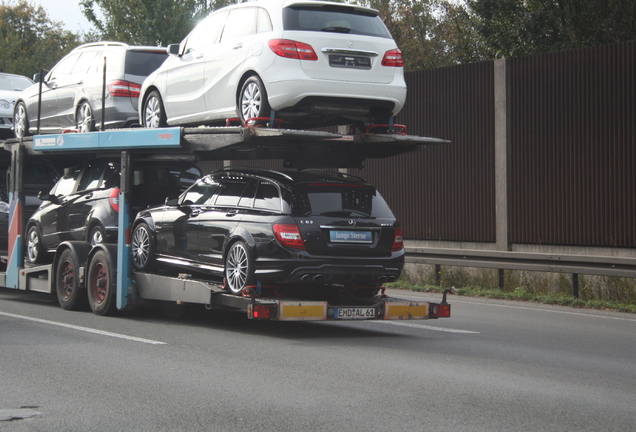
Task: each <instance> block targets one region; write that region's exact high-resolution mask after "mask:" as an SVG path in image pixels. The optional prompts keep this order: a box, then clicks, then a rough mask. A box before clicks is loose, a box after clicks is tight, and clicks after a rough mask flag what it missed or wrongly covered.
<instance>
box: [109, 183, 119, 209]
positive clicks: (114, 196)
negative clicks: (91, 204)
mask: <svg viewBox="0 0 636 432" xmlns="http://www.w3.org/2000/svg"><path fill="white" fill-rule="evenodd" d="M108 203H109V204H110V207H111V208H112V209H113V211H114V212H115V213H119V188H113V190H111V191H110V195H109V196H108Z"/></svg>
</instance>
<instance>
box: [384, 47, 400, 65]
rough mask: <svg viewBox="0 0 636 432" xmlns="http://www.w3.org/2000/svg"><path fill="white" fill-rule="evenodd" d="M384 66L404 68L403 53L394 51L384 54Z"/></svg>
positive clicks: (397, 50)
mask: <svg viewBox="0 0 636 432" xmlns="http://www.w3.org/2000/svg"><path fill="white" fill-rule="evenodd" d="M382 66H387V67H403V66H404V58H403V57H402V51H400V50H399V49H394V50H390V51H387V52H386V53H384V58H382Z"/></svg>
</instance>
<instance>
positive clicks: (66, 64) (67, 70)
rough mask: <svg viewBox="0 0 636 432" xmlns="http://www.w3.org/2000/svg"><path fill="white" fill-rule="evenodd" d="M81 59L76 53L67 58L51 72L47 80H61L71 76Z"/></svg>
mask: <svg viewBox="0 0 636 432" xmlns="http://www.w3.org/2000/svg"><path fill="white" fill-rule="evenodd" d="M78 58H79V53H75V54H72V55H69V56H68V57H65V58H63V59H62V61H60V62H59V63H58V64H57V65H56V66H55V67H54V68H53V70H52V71H51V73H50V74H49V76H48V78H47V80H49V81H51V80H59V79H62V78H65V77H67V76H69V75H70V74H71V71H72V70H73V66H75V62H76V61H77V59H78Z"/></svg>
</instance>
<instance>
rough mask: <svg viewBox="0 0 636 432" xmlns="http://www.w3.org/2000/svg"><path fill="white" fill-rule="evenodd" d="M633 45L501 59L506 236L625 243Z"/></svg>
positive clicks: (633, 191)
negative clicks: (504, 87)
mask: <svg viewBox="0 0 636 432" xmlns="http://www.w3.org/2000/svg"><path fill="white" fill-rule="evenodd" d="M635 66H636V44H635V43H634V42H628V43H623V44H616V45H605V46H599V47H593V48H588V49H581V50H573V51H566V52H557V53H551V54H545V55H539V56H532V57H521V58H514V59H509V60H508V61H507V65H506V71H507V74H506V80H507V83H508V89H507V108H508V111H507V124H508V180H509V183H508V185H509V186H508V192H509V236H510V241H511V242H512V243H529V244H547V245H579V246H604V247H635V246H636V235H635V234H636V229H635V226H634V225H635V223H636V218H635V214H636V213H635V211H636V208H635V205H634V203H635V197H636V134H635V129H634V128H635V126H634V125H635V124H636V116H635V114H636V111H635V104H636V93H635V92H636V82H635V81H636V67H635Z"/></svg>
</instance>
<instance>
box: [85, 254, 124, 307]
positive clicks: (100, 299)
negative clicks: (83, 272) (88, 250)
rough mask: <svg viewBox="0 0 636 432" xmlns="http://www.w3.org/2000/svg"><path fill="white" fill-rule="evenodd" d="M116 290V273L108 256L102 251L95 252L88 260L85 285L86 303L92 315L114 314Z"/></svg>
mask: <svg viewBox="0 0 636 432" xmlns="http://www.w3.org/2000/svg"><path fill="white" fill-rule="evenodd" d="M115 264H116V263H115ZM116 288H117V273H116V270H115V268H114V267H113V263H111V262H110V259H109V255H108V254H107V253H106V252H105V251H103V250H99V251H97V252H95V253H94V254H93V256H92V257H91V258H90V260H89V264H88V280H87V285H86V291H87V293H88V303H89V305H90V307H91V310H92V311H93V313H94V314H96V315H111V314H112V313H114V312H115V310H116V300H115V291H116Z"/></svg>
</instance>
